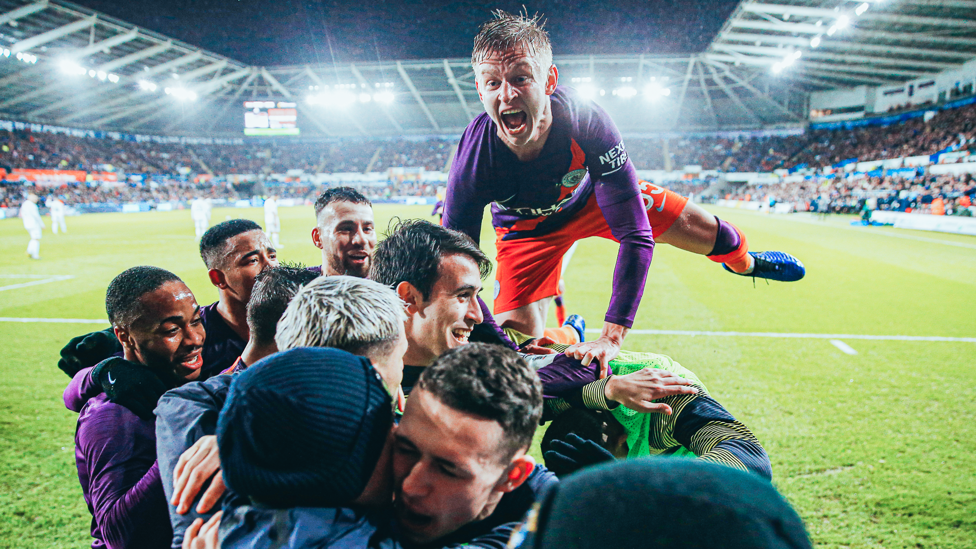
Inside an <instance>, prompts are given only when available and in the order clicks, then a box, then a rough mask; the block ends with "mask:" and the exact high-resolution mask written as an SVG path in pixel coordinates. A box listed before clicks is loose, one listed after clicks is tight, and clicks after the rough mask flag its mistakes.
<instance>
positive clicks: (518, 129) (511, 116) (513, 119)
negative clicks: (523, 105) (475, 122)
mask: <svg viewBox="0 0 976 549" xmlns="http://www.w3.org/2000/svg"><path fill="white" fill-rule="evenodd" d="M527 120H528V116H527V115H526V114H525V112H524V111H522V110H521V109H507V110H504V111H502V116H501V121H502V125H503V126H505V131H506V132H508V133H509V134H510V135H519V134H521V133H522V132H524V131H525V130H526V129H527V128H528V126H527V124H526V121H527Z"/></svg>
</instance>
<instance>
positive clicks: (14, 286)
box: [0, 275, 74, 292]
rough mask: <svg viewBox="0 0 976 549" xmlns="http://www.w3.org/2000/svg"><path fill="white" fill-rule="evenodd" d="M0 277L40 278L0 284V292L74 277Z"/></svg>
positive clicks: (11, 276)
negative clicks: (5, 284) (4, 284)
mask: <svg viewBox="0 0 976 549" xmlns="http://www.w3.org/2000/svg"><path fill="white" fill-rule="evenodd" d="M0 278H38V279H40V280H32V281H30V282H21V283H20V284H10V285H7V286H0V292H3V291H6V290H16V289H17V288H26V287H28V286H37V285H38V284H47V283H49V282H59V281H61V280H70V279H72V278H74V276H73V275H54V276H50V275H0Z"/></svg>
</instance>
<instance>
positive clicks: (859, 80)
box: [798, 68, 903, 86]
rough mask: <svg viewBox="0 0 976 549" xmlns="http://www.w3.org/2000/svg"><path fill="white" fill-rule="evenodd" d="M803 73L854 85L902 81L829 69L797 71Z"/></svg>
mask: <svg viewBox="0 0 976 549" xmlns="http://www.w3.org/2000/svg"><path fill="white" fill-rule="evenodd" d="M804 74H809V75H812V76H819V77H821V78H832V79H834V80H839V81H841V82H844V83H845V84H847V85H850V84H856V85H862V84H872V85H876V86H887V85H889V84H893V83H900V82H903V80H901V79H898V78H894V77H892V78H888V79H884V78H877V77H872V76H864V75H862V74H858V75H854V76H852V75H850V74H847V73H836V72H831V71H829V70H811V69H809V68H808V69H805V70H803V71H802V72H800V73H798V75H800V76H802V75H804Z"/></svg>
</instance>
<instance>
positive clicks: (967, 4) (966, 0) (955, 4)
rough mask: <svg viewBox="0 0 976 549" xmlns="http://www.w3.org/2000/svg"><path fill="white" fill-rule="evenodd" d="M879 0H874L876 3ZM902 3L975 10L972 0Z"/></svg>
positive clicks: (920, 0) (907, 1)
mask: <svg viewBox="0 0 976 549" xmlns="http://www.w3.org/2000/svg"><path fill="white" fill-rule="evenodd" d="M878 1H879V0H875V2H876V3H877V2H878ZM901 3H902V4H910V5H912V6H934V7H938V8H962V9H972V10H976V1H974V0H902V1H901Z"/></svg>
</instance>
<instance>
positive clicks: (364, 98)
mask: <svg viewBox="0 0 976 549" xmlns="http://www.w3.org/2000/svg"><path fill="white" fill-rule="evenodd" d="M372 100H373V96H372V95H370V94H368V93H361V94H359V102H360V103H369V102H370V101H372Z"/></svg>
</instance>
